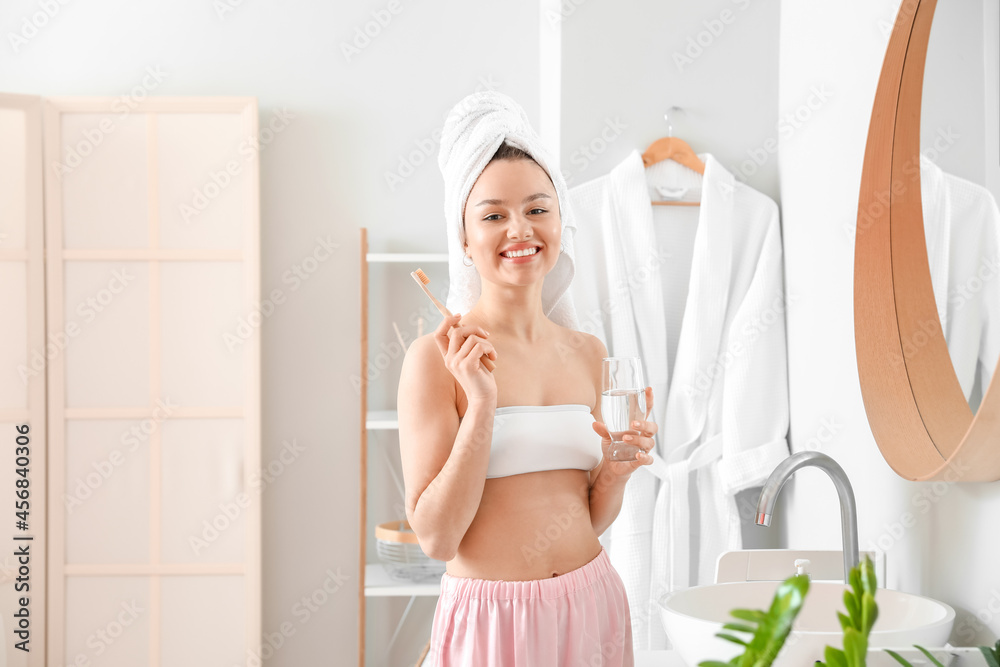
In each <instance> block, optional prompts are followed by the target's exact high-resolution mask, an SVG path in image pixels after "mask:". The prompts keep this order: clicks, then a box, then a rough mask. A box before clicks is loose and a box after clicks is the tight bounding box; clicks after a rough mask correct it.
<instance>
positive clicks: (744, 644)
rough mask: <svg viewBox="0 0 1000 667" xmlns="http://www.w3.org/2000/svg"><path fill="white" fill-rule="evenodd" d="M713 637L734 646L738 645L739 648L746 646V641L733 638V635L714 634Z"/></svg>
mask: <svg viewBox="0 0 1000 667" xmlns="http://www.w3.org/2000/svg"><path fill="white" fill-rule="evenodd" d="M715 636H716V637H718V638H719V639H725V640H726V641H727V642H732V643H734V644H739V645H740V646H746V645H747V642H746V640H744V639H740V638H739V637H734V636H733V635H731V634H728V633H725V632H716V633H715Z"/></svg>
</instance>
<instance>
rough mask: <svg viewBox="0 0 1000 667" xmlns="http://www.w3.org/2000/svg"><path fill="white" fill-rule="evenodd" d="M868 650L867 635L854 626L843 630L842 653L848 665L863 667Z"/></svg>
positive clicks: (849, 666) (850, 666)
mask: <svg viewBox="0 0 1000 667" xmlns="http://www.w3.org/2000/svg"><path fill="white" fill-rule="evenodd" d="M867 652H868V636H867V635H864V634H862V633H861V632H860V631H859V630H856V629H854V628H847V629H846V630H844V655H845V656H847V664H848V667H864V665H865V654H866V653H867Z"/></svg>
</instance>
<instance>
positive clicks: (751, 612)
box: [729, 609, 767, 625]
mask: <svg viewBox="0 0 1000 667" xmlns="http://www.w3.org/2000/svg"><path fill="white" fill-rule="evenodd" d="M729 615H730V616H732V617H733V618H738V619H740V620H741V621H750V622H751V623H753V624H754V625H759V624H760V622H761V621H763V620H764V618H765V617H766V616H767V615H766V614H765V613H764V612H762V611H761V610H759V609H733V610H732V611H730V612H729Z"/></svg>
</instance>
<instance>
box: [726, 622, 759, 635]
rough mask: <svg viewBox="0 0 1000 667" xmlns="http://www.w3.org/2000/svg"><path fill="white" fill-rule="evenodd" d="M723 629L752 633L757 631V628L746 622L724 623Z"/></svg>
mask: <svg viewBox="0 0 1000 667" xmlns="http://www.w3.org/2000/svg"><path fill="white" fill-rule="evenodd" d="M722 629H723V630H735V631H737V632H746V633H749V634H751V635H752V634H753V633H755V632H756V631H757V628H756V627H754V626H752V625H747V624H746V623H726V624H724V625H723V626H722Z"/></svg>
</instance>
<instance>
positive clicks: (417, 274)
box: [410, 269, 497, 373]
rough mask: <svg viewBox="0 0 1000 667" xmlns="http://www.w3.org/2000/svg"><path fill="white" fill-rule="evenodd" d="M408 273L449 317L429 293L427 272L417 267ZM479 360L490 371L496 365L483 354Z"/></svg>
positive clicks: (445, 310) (446, 315) (449, 313)
mask: <svg viewBox="0 0 1000 667" xmlns="http://www.w3.org/2000/svg"><path fill="white" fill-rule="evenodd" d="M410 275H411V276H413V280H415V281H416V283H417V284H418V285H420V289H422V290H423V291H424V294H426V295H427V298H429V299H430V300H431V302H433V304H434V305H435V306H436V307H437V309H438V310H439V311H441V314H442V315H444V316H445V317H451V316H452V315H451V312H450V311H449V310H448V309H447V308H445V307H444V304H443V303H441V302H440V301H438V300H437V299H436V298H435V297H434V295H433V294H431V291H430V290H429V289H427V284H428V283H430V281H431V279H430V278H428V277H427V274H426V273H424V272H423V271H421V270H420V269H417V270H416V271H413V272H412V273H410ZM480 361H481V362H482V364H483V366H486V370H488V371H490V372H491V373H492V372H493V370H494V369H495V368H496V367H497V365H496V364H495V363H493V360H492V359H490V358H489V357H488V356H487V355H485V354H484V355H483V356H482V358H481V359H480Z"/></svg>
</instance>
